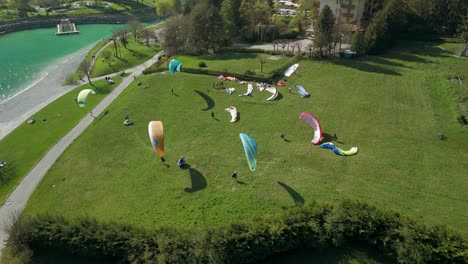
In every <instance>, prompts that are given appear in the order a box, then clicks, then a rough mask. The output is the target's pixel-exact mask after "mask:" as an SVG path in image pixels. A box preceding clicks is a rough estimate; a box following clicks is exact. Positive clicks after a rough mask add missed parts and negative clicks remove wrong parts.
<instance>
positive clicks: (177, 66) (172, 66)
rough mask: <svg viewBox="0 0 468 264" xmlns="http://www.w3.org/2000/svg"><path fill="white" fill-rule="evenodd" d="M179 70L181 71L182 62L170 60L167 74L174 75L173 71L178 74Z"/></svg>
mask: <svg viewBox="0 0 468 264" xmlns="http://www.w3.org/2000/svg"><path fill="white" fill-rule="evenodd" d="M181 69H182V62H180V61H178V60H176V59H172V60H171V61H170V62H169V72H170V73H171V74H174V72H175V71H178V72H180V70H181Z"/></svg>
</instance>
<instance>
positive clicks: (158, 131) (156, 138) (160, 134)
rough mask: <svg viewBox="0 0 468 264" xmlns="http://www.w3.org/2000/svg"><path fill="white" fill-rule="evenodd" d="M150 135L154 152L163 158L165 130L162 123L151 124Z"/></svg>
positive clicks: (149, 127)
mask: <svg viewBox="0 0 468 264" xmlns="http://www.w3.org/2000/svg"><path fill="white" fill-rule="evenodd" d="M148 134H149V138H150V141H151V145H152V146H153V149H154V151H156V153H158V155H159V156H160V157H162V156H163V155H164V128H163V124H162V122H161V121H151V122H149V124H148Z"/></svg>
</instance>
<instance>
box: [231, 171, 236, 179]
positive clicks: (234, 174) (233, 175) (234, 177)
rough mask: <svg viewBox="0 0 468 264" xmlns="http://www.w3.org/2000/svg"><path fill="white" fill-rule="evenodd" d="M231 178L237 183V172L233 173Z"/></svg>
mask: <svg viewBox="0 0 468 264" xmlns="http://www.w3.org/2000/svg"><path fill="white" fill-rule="evenodd" d="M231 178H232V179H233V180H234V181H235V182H237V171H234V172H233V173H232V174H231Z"/></svg>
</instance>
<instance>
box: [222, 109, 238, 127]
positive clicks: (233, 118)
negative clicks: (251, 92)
mask: <svg viewBox="0 0 468 264" xmlns="http://www.w3.org/2000/svg"><path fill="white" fill-rule="evenodd" d="M224 110H225V111H228V112H229V113H230V114H231V123H234V122H236V121H237V119H238V115H237V108H235V107H234V106H230V107H228V108H226V109H224Z"/></svg>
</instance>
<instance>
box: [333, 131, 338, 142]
mask: <svg viewBox="0 0 468 264" xmlns="http://www.w3.org/2000/svg"><path fill="white" fill-rule="evenodd" d="M332 140H333V141H336V140H338V137H337V136H336V133H333V138H332Z"/></svg>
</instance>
